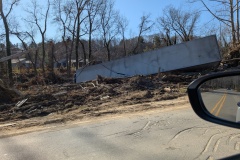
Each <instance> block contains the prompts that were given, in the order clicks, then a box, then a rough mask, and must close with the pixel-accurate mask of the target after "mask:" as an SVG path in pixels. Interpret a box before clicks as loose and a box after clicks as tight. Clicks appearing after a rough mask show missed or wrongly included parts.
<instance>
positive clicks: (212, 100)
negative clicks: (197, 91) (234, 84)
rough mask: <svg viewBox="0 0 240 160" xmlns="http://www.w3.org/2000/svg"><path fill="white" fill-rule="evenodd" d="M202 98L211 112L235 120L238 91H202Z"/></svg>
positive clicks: (239, 94) (239, 96) (239, 98)
mask: <svg viewBox="0 0 240 160" xmlns="http://www.w3.org/2000/svg"><path fill="white" fill-rule="evenodd" d="M202 99H203V101H204V104H205V106H206V108H207V109H208V111H209V112H210V113H211V114H213V115H214V116H217V117H220V118H223V119H226V120H229V121H233V122H236V114H237V109H238V106H237V103H238V102H240V93H239V92H236V91H234V90H227V89H219V90H214V91H211V92H203V93H202Z"/></svg>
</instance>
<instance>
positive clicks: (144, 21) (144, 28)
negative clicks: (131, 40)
mask: <svg viewBox="0 0 240 160" xmlns="http://www.w3.org/2000/svg"><path fill="white" fill-rule="evenodd" d="M153 25H154V22H152V21H151V20H150V14H147V15H146V14H143V16H142V17H141V21H140V24H139V32H138V37H137V43H136V45H135V47H134V48H133V50H132V51H131V53H132V54H137V48H138V46H139V44H140V42H141V40H142V38H143V37H142V36H143V34H145V33H147V32H148V31H150V30H151V29H152V27H153Z"/></svg>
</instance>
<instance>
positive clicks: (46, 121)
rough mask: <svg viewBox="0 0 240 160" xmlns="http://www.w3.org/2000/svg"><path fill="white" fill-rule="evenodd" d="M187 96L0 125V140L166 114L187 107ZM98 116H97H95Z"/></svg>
mask: <svg viewBox="0 0 240 160" xmlns="http://www.w3.org/2000/svg"><path fill="white" fill-rule="evenodd" d="M189 106H190V105H189V101H188V97H187V96H182V97H179V98H176V99H173V100H164V101H158V102H147V103H142V104H134V105H125V106H115V107H114V108H112V109H106V110H101V111H95V112H92V114H87V115H86V114H82V113H81V112H80V110H72V111H70V112H68V113H66V114H57V113H53V114H50V115H48V116H44V117H34V118H30V119H25V120H16V121H12V122H6V123H2V124H0V138H3V137H9V136H14V135H20V134H25V133H30V132H35V131H42V130H46V129H47V130H49V129H50V130H55V129H61V128H65V127H66V126H73V125H76V124H80V123H89V122H96V121H101V120H106V119H109V118H118V117H122V116H130V115H131V116H133V115H138V114H143V113H144V114H147V113H150V112H166V111H169V110H175V109H182V108H187V107H189ZM96 115H98V116H96Z"/></svg>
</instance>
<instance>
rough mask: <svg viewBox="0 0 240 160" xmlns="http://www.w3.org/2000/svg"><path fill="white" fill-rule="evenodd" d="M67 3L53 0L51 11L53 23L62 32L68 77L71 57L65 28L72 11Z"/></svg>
mask: <svg viewBox="0 0 240 160" xmlns="http://www.w3.org/2000/svg"><path fill="white" fill-rule="evenodd" d="M68 4H69V3H68V2H65V1H63V0H54V4H53V9H54V13H53V14H54V19H53V21H54V22H55V23H58V24H60V30H61V31H62V41H63V43H64V46H65V52H66V62H67V63H66V64H67V75H68V76H70V72H71V69H70V67H71V64H70V63H69V61H70V59H71V57H70V56H69V51H68V48H69V47H68V45H69V38H68V35H67V31H68V30H67V28H68V26H69V21H70V14H71V11H72V7H73V6H72V5H69V7H67V5H68Z"/></svg>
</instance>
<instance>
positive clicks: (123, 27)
mask: <svg viewBox="0 0 240 160" xmlns="http://www.w3.org/2000/svg"><path fill="white" fill-rule="evenodd" d="M118 23H119V31H120V33H121V35H122V42H123V50H124V56H127V48H126V40H125V39H126V38H125V32H126V30H127V27H128V20H127V18H125V17H119V22H118Z"/></svg>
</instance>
